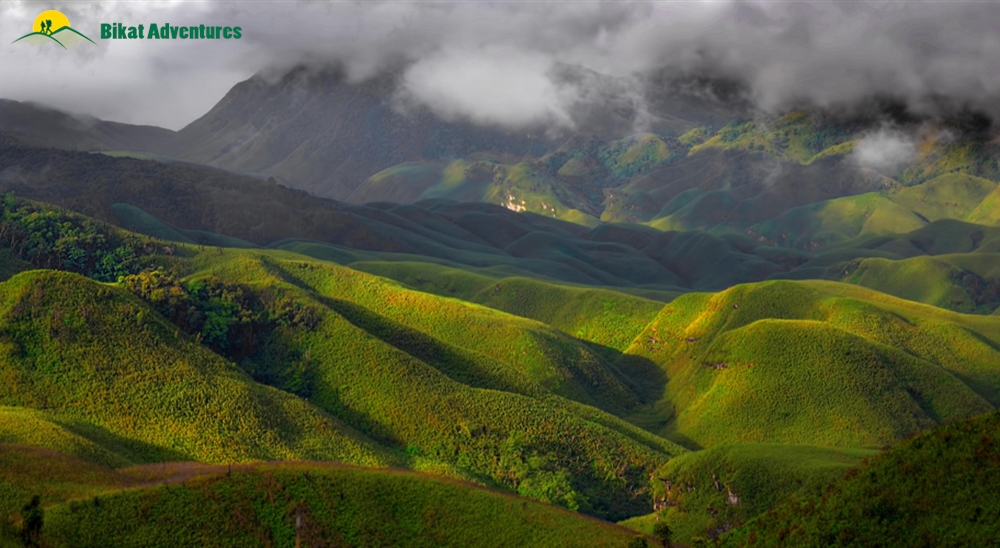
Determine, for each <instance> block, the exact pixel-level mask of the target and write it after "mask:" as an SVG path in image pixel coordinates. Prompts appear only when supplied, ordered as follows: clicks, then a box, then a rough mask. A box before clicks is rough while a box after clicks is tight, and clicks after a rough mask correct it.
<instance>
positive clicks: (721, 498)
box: [622, 444, 878, 545]
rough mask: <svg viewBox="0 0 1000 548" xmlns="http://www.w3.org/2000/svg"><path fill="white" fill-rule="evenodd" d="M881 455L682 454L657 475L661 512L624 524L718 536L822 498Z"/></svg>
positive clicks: (760, 450) (819, 450) (736, 448)
mask: <svg viewBox="0 0 1000 548" xmlns="http://www.w3.org/2000/svg"><path fill="white" fill-rule="evenodd" d="M877 454H878V451H874V450H865V449H833V448H827V447H817V446H811V445H791V444H746V445H723V446H719V447H713V448H710V449H705V450H704V451H693V452H691V453H687V454H685V455H681V456H679V457H677V458H675V459H671V461H670V462H668V463H667V464H665V465H664V466H662V467H661V468H660V469H659V470H657V471H656V476H655V477H656V479H655V480H654V482H653V485H654V487H653V489H654V497H655V499H656V504H655V505H656V507H658V508H659V511H658V512H655V513H653V514H649V515H647V516H642V517H638V518H633V519H630V520H627V521H624V522H622V525H625V526H626V527H630V528H633V529H636V530H637V531H641V532H643V533H646V534H652V533H653V525H654V524H655V523H656V522H657V521H661V520H662V521H664V522H666V523H668V524H670V526H671V528H673V530H674V532H675V535H676V536H675V538H676V540H677V541H678V542H682V543H684V544H687V545H690V544H692V539H696V538H699V537H700V538H702V539H708V538H712V537H717V536H718V535H719V534H720V533H721V532H724V531H727V530H730V529H731V528H734V527H737V526H739V525H741V524H743V523H745V522H746V521H747V520H748V519H752V518H754V517H756V516H759V515H761V514H763V513H764V512H766V511H767V510H768V509H769V508H771V507H772V506H774V505H776V504H778V503H781V502H784V501H785V500H786V499H788V498H789V497H791V496H793V495H795V496H810V495H813V494H818V493H820V492H821V491H822V489H823V488H825V487H826V486H827V485H829V484H830V483H832V482H834V481H836V480H839V479H841V478H842V477H843V476H844V474H845V473H847V471H848V470H849V469H851V468H853V467H855V466H857V465H858V463H860V462H861V460H862V459H863V458H865V457H870V456H873V455H877Z"/></svg>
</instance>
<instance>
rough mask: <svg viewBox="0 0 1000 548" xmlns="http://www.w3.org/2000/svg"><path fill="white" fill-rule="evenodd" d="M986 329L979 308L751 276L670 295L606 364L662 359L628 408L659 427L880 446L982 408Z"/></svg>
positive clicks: (992, 402)
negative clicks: (649, 402)
mask: <svg viewBox="0 0 1000 548" xmlns="http://www.w3.org/2000/svg"><path fill="white" fill-rule="evenodd" d="M998 337H1000V324H998V323H996V321H995V320H994V319H993V318H992V317H983V316H963V315H960V314H955V313H951V312H946V311H943V310H941V309H937V308H933V307H930V306H926V305H919V304H915V303H912V302H909V301H903V300H900V299H896V298H893V297H889V296H887V295H884V294H880V293H875V292H873V291H870V290H866V289H862V288H858V287H855V286H850V285H846V284H836V283H831V282H820V281H810V282H787V281H785V282H765V283H762V284H751V285H744V286H737V287H734V288H732V289H729V290H727V291H724V292H721V293H717V294H688V295H684V296H681V297H678V298H677V299H675V300H674V301H672V302H671V303H669V304H668V305H666V306H665V307H664V309H663V310H662V311H661V312H660V314H659V316H658V317H657V319H656V320H654V321H653V322H651V323H650V324H649V326H647V328H646V329H645V330H644V331H643V333H642V334H641V335H639V336H638V337H637V338H636V339H635V341H634V342H633V344H632V346H631V347H630V348H629V349H628V350H627V351H626V354H627V356H626V357H623V358H622V359H621V360H620V362H619V364H618V365H619V367H620V368H622V369H623V370H626V371H627V370H628V363H629V362H628V357H629V356H637V357H640V358H643V359H646V360H649V361H652V362H654V363H658V364H661V365H662V367H663V368H664V370H665V372H666V374H667V377H668V382H667V383H666V386H665V391H664V394H663V397H662V399H661V400H659V401H658V402H657V403H656V405H655V406H654V408H653V409H651V410H648V411H647V413H646V415H645V416H637V417H635V418H634V419H633V420H636V421H637V422H640V423H642V424H645V425H646V426H647V428H650V429H652V430H653V431H655V432H658V433H660V434H662V435H664V436H666V437H668V438H670V439H681V437H683V438H687V439H688V440H690V442H689V443H690V444H692V445H697V446H706V447H707V446H716V445H720V444H732V443H808V444H817V445H826V446H839V447H864V446H868V447H880V446H882V445H886V444H889V443H893V442H895V441H899V440H901V439H904V438H906V437H907V436H910V435H911V434H913V433H915V432H917V431H920V430H923V429H927V428H931V427H933V426H935V425H937V424H941V423H944V422H951V421H954V420H958V419H961V418H965V417H968V416H971V415H974V414H977V413H983V412H986V411H989V410H992V409H994V408H995V406H997V405H998V403H1000V367H998V364H1000V354H998V351H997V341H998ZM643 421H648V422H643Z"/></svg>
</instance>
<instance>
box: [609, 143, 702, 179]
mask: <svg viewBox="0 0 1000 548" xmlns="http://www.w3.org/2000/svg"><path fill="white" fill-rule="evenodd" d="M681 152H682V150H681V149H680V148H679V147H676V146H674V147H671V145H669V144H668V143H667V142H665V141H664V140H663V139H660V138H659V137H658V136H656V135H654V134H652V133H640V134H637V135H633V136H631V137H627V138H625V139H620V140H617V141H612V142H610V143H608V144H607V145H606V146H605V147H603V148H602V149H601V150H600V151H599V152H598V156H599V157H600V158H601V160H602V162H603V164H604V166H605V167H606V168H607V169H608V171H610V172H611V174H612V175H614V176H615V177H618V178H621V179H623V180H627V179H629V178H631V177H633V176H635V175H636V174H639V173H642V172H645V171H648V170H650V169H652V168H654V167H657V166H660V165H663V164H667V163H670V162H671V161H673V160H675V159H677V158H680V157H682V156H681Z"/></svg>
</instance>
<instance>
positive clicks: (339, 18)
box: [0, 0, 1000, 129]
mask: <svg viewBox="0 0 1000 548" xmlns="http://www.w3.org/2000/svg"><path fill="white" fill-rule="evenodd" d="M46 9H58V10H60V11H62V12H63V13H65V14H66V15H67V16H68V17H69V19H70V21H71V22H72V25H73V27H74V28H76V29H78V30H80V31H81V32H83V33H85V34H87V35H88V36H90V37H91V38H92V39H94V41H95V42H97V44H98V45H97V46H96V47H95V46H92V45H90V44H81V45H79V46H77V47H75V48H73V49H71V50H70V51H64V50H62V49H61V48H58V47H57V46H55V45H54V44H45V45H39V46H29V45H27V44H25V43H17V44H11V41H12V40H14V39H16V38H17V37H20V36H21V35H23V34H25V33H27V32H29V31H30V29H31V23H32V21H33V20H34V18H35V17H36V16H37V14H38V13H39V12H41V11H43V10H46ZM102 22H120V23H123V24H126V25H138V24H144V25H147V26H148V25H149V24H150V23H157V24H162V23H171V24H176V25H198V24H206V25H230V26H240V27H242V28H243V38H242V39H241V40H214V41H208V40H203V41H198V40H195V41H190V40H189V41H184V40H160V41H157V40H152V41H150V40H141V41H140V40H131V41H130V40H118V41H115V40H101V39H100V38H99V37H100V23H102ZM301 60H309V61H313V62H332V61H336V62H339V63H343V64H344V65H345V66H346V67H347V68H348V70H349V74H350V76H351V77H352V78H354V79H364V78H368V77H371V76H372V75H375V74H378V73H379V72H380V71H383V70H386V69H387V67H405V68H403V69H402V70H403V71H404V72H403V76H404V77H403V79H402V81H403V85H404V89H403V90H401V93H406V94H407V95H408V96H409V97H412V98H413V99H415V100H417V101H419V102H422V103H424V104H426V105H428V106H430V107H431V108H433V109H435V110H437V111H438V112H439V113H441V114H445V115H448V116H451V117H466V118H468V119H471V120H473V121H478V122H483V123H493V124H502V125H512V126H514V125H520V124H528V123H533V122H538V121H543V122H549V123H553V124H561V123H568V122H567V116H566V112H567V110H568V109H569V108H570V107H571V106H572V105H573V103H574V102H577V101H580V100H582V99H581V98H582V97H585V96H586V95H587V94H586V93H585V92H584V91H585V90H579V89H573V88H572V87H566V86H564V85H559V84H558V83H557V82H554V81H553V80H552V79H551V78H550V74H551V69H552V66H553V64H555V63H558V62H565V63H574V64H580V65H584V66H586V67H588V68H592V69H594V70H597V71H600V72H604V73H607V74H613V75H622V76H624V75H628V74H631V73H633V72H635V71H645V70H650V69H653V68H656V67H661V66H666V67H670V68H672V69H673V70H677V71H681V70H685V71H698V72H701V73H705V74H709V75H717V76H723V77H727V78H736V79H739V80H742V81H744V82H745V83H746V84H747V85H748V88H749V89H750V90H751V93H752V98H753V100H754V101H755V102H756V103H757V105H758V106H759V107H761V108H762V109H766V110H774V111H780V110H781V109H783V108H788V106H789V105H794V104H804V103H808V104H815V105H819V106H830V105H850V104H853V103H859V102H864V101H865V100H866V99H867V98H870V97H871V96H872V95H873V94H890V95H894V96H897V97H900V98H902V99H904V100H906V101H908V102H909V103H910V104H911V106H913V107H914V108H917V109H932V108H935V107H934V105H935V104H937V103H940V102H941V101H942V100H943V101H945V102H950V103H952V104H968V105H971V106H975V107H980V108H986V109H995V108H997V105H1000V102H998V92H1000V3H998V2H938V3H935V2H926V1H923V2H909V1H879V2H856V1H855V2H836V1H826V2H776V1H771V2H760V1H752V0H747V1H743V2H733V1H707V0H696V1H668V2H648V1H647V2H617V1H616V2H598V1H533V2H527V1H517V2H513V1H511V2H413V1H409V2H403V1H399V2H297V1H271V2H266V1H259V0H258V1H231V0H227V1H217V2H210V1H177V0H175V1H170V0H164V1H142V2H125V1H123V2H90V1H73V0H62V1H59V0H54V1H53V0H45V1H44V2H34V1H30V2H29V1H17V0H2V1H0V97H2V98H9V99H17V100H34V101H37V102H41V103H45V104H50V105H53V106H56V107H59V108H63V109H66V110H70V111H73V112H79V113H86V114H91V115H94V116H97V117H100V118H103V119H110V120H117V121H122V122H130V123H142V124H154V125H159V126H163V127H168V128H172V129H179V128H180V127H183V126H184V125H186V124H187V123H189V122H191V121H192V120H194V119H195V118H197V117H198V116H200V115H202V114H204V113H205V112H206V111H207V110H208V109H210V108H211V107H212V105H213V104H215V102H217V101H218V100H219V99H221V98H222V96H223V95H224V94H225V93H226V91H227V90H228V89H229V88H231V87H232V86H233V85H234V84H235V83H237V82H239V81H241V80H243V79H246V78H248V77H250V76H251V75H253V74H254V73H256V72H257V71H258V70H260V69H263V68H265V67H267V66H272V65H279V66H288V65H290V64H292V63H295V62H297V61H301Z"/></svg>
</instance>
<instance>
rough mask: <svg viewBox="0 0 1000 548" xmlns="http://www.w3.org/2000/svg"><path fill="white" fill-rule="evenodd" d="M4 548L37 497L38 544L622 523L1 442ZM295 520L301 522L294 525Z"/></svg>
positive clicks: (415, 487)
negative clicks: (118, 463) (113, 460)
mask: <svg viewBox="0 0 1000 548" xmlns="http://www.w3.org/2000/svg"><path fill="white" fill-rule="evenodd" d="M0 463H2V464H3V466H2V467H0V469H2V472H0V493H2V494H3V496H2V497H0V500H2V501H3V503H4V505H3V506H0V545H3V546H7V545H17V546H20V545H21V542H20V539H17V535H18V533H19V531H18V527H17V524H15V523H14V521H12V520H10V519H9V516H11V515H13V516H15V517H16V518H17V519H18V521H20V520H21V519H23V516H21V515H20V514H21V513H25V514H27V512H25V511H24V510H23V509H22V507H21V506H19V505H11V504H10V501H18V502H20V501H21V500H23V501H25V503H27V502H28V501H30V500H31V497H32V496H33V494H34V495H38V494H40V495H41V499H42V503H43V512H44V514H43V522H42V526H41V528H40V532H39V533H40V534H38V535H37V539H38V540H39V541H40V542H42V543H43V544H44V545H45V546H53V547H56V546H72V547H80V548H82V547H97V546H143V547H158V546H162V547H168V546H204V545H212V546H254V545H268V546H293V545H296V544H298V543H301V544H302V545H307V546H308V545H314V544H315V543H327V542H333V543H336V545H337V546H403V545H405V546H581V547H583V546H587V547H591V546H593V547H598V546H600V547H609V548H619V547H620V548H624V547H625V546H626V545H627V544H628V542H629V541H630V539H632V538H634V537H635V536H636V535H635V534H634V533H631V532H629V531H628V530H627V529H624V528H620V527H616V526H614V525H612V524H609V523H605V522H601V521H598V520H594V519H589V518H586V517H584V516H580V515H579V514H575V513H572V512H568V511H566V510H562V509H558V508H554V507H552V506H548V505H543V504H540V503H537V502H534V501H529V500H527V499H523V498H518V497H513V496H510V495H504V494H501V493H498V492H496V491H492V490H487V489H484V488H482V487H479V486H476V485H473V484H469V483H465V482H459V481H454V480H452V481H448V480H445V479H442V478H435V477H432V476H427V475H422V474H415V473H412V472H402V471H384V470H379V471H376V470H372V469H364V468H356V467H348V466H344V465H331V464H323V463H308V462H300V463H273V464H264V465H253V466H235V467H225V466H205V465H198V464H196V463H177V464H172V465H169V466H161V465H154V466H139V467H132V468H125V469H120V470H113V469H110V468H105V467H101V466H99V465H94V464H91V463H88V462H86V461H81V460H78V459H74V458H72V457H67V456H64V455H60V454H58V453H52V452H48V451H44V450H39V449H33V448H28V447H24V446H13V445H0ZM296 524H298V525H296Z"/></svg>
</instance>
